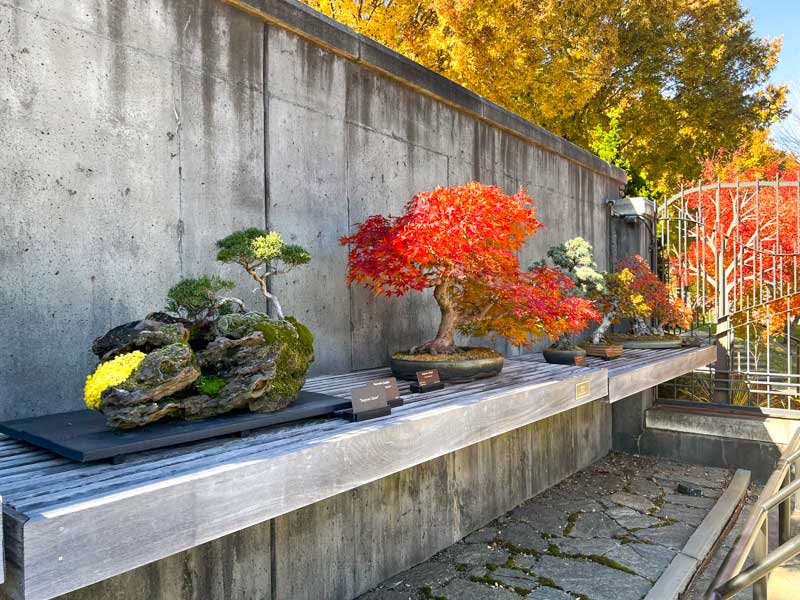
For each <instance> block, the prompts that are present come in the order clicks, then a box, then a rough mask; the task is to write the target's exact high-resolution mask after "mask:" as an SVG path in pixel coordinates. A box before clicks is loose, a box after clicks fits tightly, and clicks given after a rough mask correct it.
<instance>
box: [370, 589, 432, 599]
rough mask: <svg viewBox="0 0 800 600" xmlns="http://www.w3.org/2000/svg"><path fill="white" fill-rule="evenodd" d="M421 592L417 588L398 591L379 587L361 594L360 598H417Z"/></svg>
mask: <svg viewBox="0 0 800 600" xmlns="http://www.w3.org/2000/svg"><path fill="white" fill-rule="evenodd" d="M417 598H419V594H418V593H417V591H416V590H413V591H412V590H407V591H398V590H384V589H382V588H381V589H377V590H372V591H371V592H367V593H366V594H364V595H363V596H359V597H358V599H359V600H417Z"/></svg>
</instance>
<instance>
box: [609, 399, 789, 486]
mask: <svg viewBox="0 0 800 600" xmlns="http://www.w3.org/2000/svg"><path fill="white" fill-rule="evenodd" d="M654 398H655V389H652V390H648V391H646V392H642V393H641V394H636V395H634V396H631V397H629V398H625V399H624V400H621V401H620V402H616V403H614V405H613V433H612V444H613V448H614V450H618V451H621V452H629V453H635V454H648V455H651V456H659V457H662V458H669V459H672V460H676V461H678V462H684V463H694V464H700V465H706V466H709V467H720V468H724V469H747V470H748V471H750V472H751V473H752V475H753V480H754V481H757V482H762V483H763V482H764V481H766V480H767V478H768V477H769V476H770V474H771V473H772V471H773V469H774V468H775V464H776V462H777V461H778V459H779V458H780V455H781V453H782V452H783V451H784V449H785V447H786V445H787V444H788V442H789V439H790V438H791V436H792V434H793V433H794V432H795V430H796V428H797V427H798V423H797V421H795V420H794V419H791V418H782V416H778V415H775V416H771V417H770V416H765V415H763V414H760V413H759V410H758V409H750V408H745V407H736V408H737V409H738V410H737V413H735V414H734V413H731V412H730V411H722V410H713V409H709V410H703V409H702V407H701V406H700V405H697V406H693V407H689V408H687V407H682V406H677V405H669V404H659V405H656V406H655V407H654Z"/></svg>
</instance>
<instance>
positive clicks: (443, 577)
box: [383, 561, 459, 591]
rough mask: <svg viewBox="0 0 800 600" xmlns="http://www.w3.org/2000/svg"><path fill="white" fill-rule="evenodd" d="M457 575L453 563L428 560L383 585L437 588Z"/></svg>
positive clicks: (396, 587) (403, 587) (390, 587)
mask: <svg viewBox="0 0 800 600" xmlns="http://www.w3.org/2000/svg"><path fill="white" fill-rule="evenodd" d="M457 575H459V572H458V571H457V570H456V567H455V565H452V564H449V563H442V562H436V561H428V562H424V563H421V564H419V565H417V566H416V567H413V568H411V569H409V570H408V571H403V572H402V573H400V574H399V575H397V576H395V577H392V578H391V579H390V580H389V581H387V582H385V584H384V586H383V587H385V588H386V589H390V590H401V591H402V590H404V589H407V588H410V589H415V590H419V589H421V588H424V587H429V588H431V589H437V588H440V587H441V586H443V585H445V584H446V583H447V582H448V581H450V580H451V579H454V578H455V577H456V576H457Z"/></svg>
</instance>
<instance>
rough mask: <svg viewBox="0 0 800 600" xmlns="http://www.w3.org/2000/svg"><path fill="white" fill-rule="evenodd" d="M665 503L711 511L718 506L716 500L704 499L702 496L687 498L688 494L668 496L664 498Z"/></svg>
mask: <svg viewBox="0 0 800 600" xmlns="http://www.w3.org/2000/svg"><path fill="white" fill-rule="evenodd" d="M664 501H665V502H671V503H672V504H683V505H684V506H693V507H694V508H705V509H709V508H711V507H712V506H714V504H716V502H717V500H716V498H704V497H702V496H687V495H686V494H667V495H666V496H664Z"/></svg>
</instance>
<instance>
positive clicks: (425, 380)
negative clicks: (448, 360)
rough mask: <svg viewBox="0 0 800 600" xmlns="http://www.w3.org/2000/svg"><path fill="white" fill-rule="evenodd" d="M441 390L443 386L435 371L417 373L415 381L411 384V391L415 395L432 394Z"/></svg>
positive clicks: (437, 372)
mask: <svg viewBox="0 0 800 600" xmlns="http://www.w3.org/2000/svg"><path fill="white" fill-rule="evenodd" d="M443 388H444V384H443V383H442V382H441V381H440V379H439V371H438V370H436V369H430V370H428V371H417V380H416V381H415V382H413V383H412V384H411V391H412V392H414V393H415V394H419V393H421V392H432V391H434V390H441V389H443Z"/></svg>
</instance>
